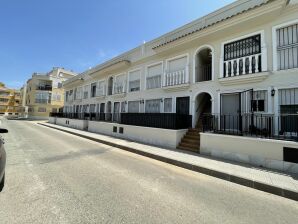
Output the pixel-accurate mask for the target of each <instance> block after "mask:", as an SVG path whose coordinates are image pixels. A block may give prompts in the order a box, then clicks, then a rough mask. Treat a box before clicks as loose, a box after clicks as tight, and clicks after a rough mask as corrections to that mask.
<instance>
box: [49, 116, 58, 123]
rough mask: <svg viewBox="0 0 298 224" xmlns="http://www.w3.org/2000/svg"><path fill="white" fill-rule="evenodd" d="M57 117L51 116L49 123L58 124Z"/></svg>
mask: <svg viewBox="0 0 298 224" xmlns="http://www.w3.org/2000/svg"><path fill="white" fill-rule="evenodd" d="M56 119H57V118H56V117H49V123H51V124H56Z"/></svg>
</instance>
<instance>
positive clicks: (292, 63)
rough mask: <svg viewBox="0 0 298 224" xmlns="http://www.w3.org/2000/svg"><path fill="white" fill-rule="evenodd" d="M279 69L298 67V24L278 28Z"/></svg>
mask: <svg viewBox="0 0 298 224" xmlns="http://www.w3.org/2000/svg"><path fill="white" fill-rule="evenodd" d="M276 42H277V43H276V45H277V69H278V70H285V69H291V68H298V24H297V23H296V24H294V25H291V26H287V27H283V28H280V29H278V30H276Z"/></svg>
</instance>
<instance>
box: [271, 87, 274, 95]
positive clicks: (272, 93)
mask: <svg viewBox="0 0 298 224" xmlns="http://www.w3.org/2000/svg"><path fill="white" fill-rule="evenodd" d="M274 95H275V89H274V87H272V89H271V96H274Z"/></svg>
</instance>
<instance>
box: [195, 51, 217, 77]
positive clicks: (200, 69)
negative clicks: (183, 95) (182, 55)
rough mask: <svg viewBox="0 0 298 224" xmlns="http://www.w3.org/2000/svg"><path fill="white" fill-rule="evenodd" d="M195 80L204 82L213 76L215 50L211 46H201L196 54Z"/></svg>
mask: <svg viewBox="0 0 298 224" xmlns="http://www.w3.org/2000/svg"><path fill="white" fill-rule="evenodd" d="M194 62H195V81H196V82H204V81H209V80H212V76H213V50H212V48H211V47H209V46H203V47H201V48H199V49H198V50H197V52H196V54H195V60H194Z"/></svg>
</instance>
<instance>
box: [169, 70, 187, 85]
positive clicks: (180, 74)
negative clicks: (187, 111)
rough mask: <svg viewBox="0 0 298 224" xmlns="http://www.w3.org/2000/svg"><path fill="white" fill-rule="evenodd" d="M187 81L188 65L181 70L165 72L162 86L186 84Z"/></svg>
mask: <svg viewBox="0 0 298 224" xmlns="http://www.w3.org/2000/svg"><path fill="white" fill-rule="evenodd" d="M188 81H189V73H188V67H185V68H184V69H182V70H177V71H173V72H165V74H164V86H177V85H182V84H186V83H188Z"/></svg>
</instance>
